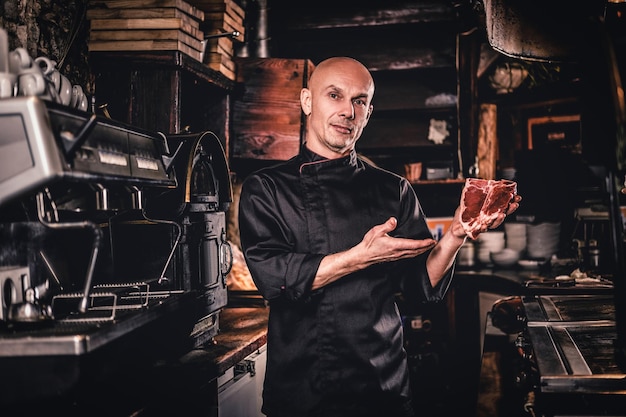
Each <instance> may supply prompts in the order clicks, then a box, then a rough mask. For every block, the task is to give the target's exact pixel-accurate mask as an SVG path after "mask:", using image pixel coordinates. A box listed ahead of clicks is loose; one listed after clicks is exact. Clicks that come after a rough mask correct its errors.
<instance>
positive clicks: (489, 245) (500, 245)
mask: <svg viewBox="0 0 626 417" xmlns="http://www.w3.org/2000/svg"><path fill="white" fill-rule="evenodd" d="M476 242H477V243H478V250H477V258H478V260H479V261H480V262H481V263H483V264H485V265H491V262H492V261H491V252H500V251H501V250H502V249H504V246H505V239H504V232H503V231H488V232H483V233H481V234H480V235H478V238H476Z"/></svg>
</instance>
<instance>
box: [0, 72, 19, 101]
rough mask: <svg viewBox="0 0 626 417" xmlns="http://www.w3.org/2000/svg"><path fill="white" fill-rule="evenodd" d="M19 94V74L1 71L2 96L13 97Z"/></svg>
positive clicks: (0, 90)
mask: <svg viewBox="0 0 626 417" xmlns="http://www.w3.org/2000/svg"><path fill="white" fill-rule="evenodd" d="M16 94H17V75H15V74H13V73H12V72H0V98H7V97H13V96H15V95H16Z"/></svg>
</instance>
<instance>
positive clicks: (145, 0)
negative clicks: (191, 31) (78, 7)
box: [89, 0, 204, 20]
mask: <svg viewBox="0 0 626 417" xmlns="http://www.w3.org/2000/svg"><path fill="white" fill-rule="evenodd" d="M89 7H90V8H105V9H144V8H150V7H175V8H177V9H180V10H182V11H183V12H185V13H186V14H188V15H191V16H194V17H195V18H196V19H199V20H201V19H202V18H203V15H204V13H203V12H202V10H200V9H198V8H197V7H195V6H194V5H192V4H191V3H189V2H186V1H184V0H90V1H89Z"/></svg>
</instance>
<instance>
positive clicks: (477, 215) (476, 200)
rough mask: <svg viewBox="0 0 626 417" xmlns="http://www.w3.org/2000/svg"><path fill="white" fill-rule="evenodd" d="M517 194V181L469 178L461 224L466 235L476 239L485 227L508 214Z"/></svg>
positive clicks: (462, 195) (465, 188) (464, 189)
mask: <svg viewBox="0 0 626 417" xmlns="http://www.w3.org/2000/svg"><path fill="white" fill-rule="evenodd" d="M516 194H517V183H516V182H515V181H510V180H484V179H480V178H467V179H466V180H465V186H464V187H463V192H462V194H461V224H462V225H463V228H464V229H465V233H466V234H467V235H468V236H469V237H471V238H472V239H476V238H477V237H478V235H479V233H480V231H481V229H483V226H488V225H490V224H491V223H492V222H493V221H494V220H495V219H496V218H497V217H498V214H499V213H505V212H506V209H507V207H508V206H509V203H510V202H511V200H512V199H513V197H514V196H515V195H516Z"/></svg>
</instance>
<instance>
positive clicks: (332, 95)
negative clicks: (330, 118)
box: [328, 93, 339, 99]
mask: <svg viewBox="0 0 626 417" xmlns="http://www.w3.org/2000/svg"><path fill="white" fill-rule="evenodd" d="M328 96H329V97H330V98H332V99H336V98H338V97H339V95H337V93H330V94H329V95H328Z"/></svg>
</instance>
